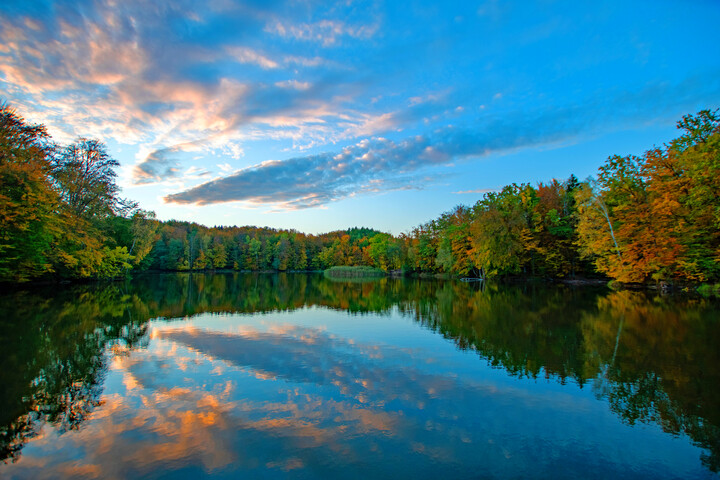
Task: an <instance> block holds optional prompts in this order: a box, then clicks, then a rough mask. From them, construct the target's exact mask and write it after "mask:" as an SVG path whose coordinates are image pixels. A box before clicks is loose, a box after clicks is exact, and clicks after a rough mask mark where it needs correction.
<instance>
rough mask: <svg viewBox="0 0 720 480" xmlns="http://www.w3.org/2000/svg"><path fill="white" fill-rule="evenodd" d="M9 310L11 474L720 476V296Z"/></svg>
mask: <svg viewBox="0 0 720 480" xmlns="http://www.w3.org/2000/svg"><path fill="white" fill-rule="evenodd" d="M0 311H1V312H2V314H0V327H1V330H0V331H1V332H2V333H1V334H0V348H1V350H0V351H2V357H1V358H0V392H1V393H0V455H1V456H2V458H3V459H4V463H0V477H1V478H33V479H36V478H37V479H42V478H109V479H113V478H193V479H194V478H203V477H213V478H343V479H345V478H363V479H368V478H413V479H419V478H573V479H574V478H683V479H688V478H718V474H717V473H716V472H717V471H718V469H720V308H719V305H718V304H717V302H715V303H713V302H710V301H707V300H702V299H690V298H686V297H672V296H656V295H651V294H648V293H645V292H628V291H623V292H611V291H608V290H606V289H595V288H588V287H584V288H568V287H562V286H553V287H541V286H529V285H522V286H495V285H487V286H485V287H484V288H483V286H481V285H478V284H466V283H462V282H457V281H434V280H407V279H406V280H401V279H379V280H373V281H367V282H349V281H331V280H329V279H326V278H324V277H323V276H322V275H305V274H279V275H271V274H265V275H263V274H259V275H251V274H207V275H205V274H193V275H190V274H177V275H175V274H168V275H154V276H151V275H148V276H143V277H140V278H136V279H134V280H132V281H129V282H125V283H116V284H111V285H100V286H87V285H86V286H72V287H64V288H58V287H53V288H49V289H32V290H28V291H22V292H13V293H9V294H7V293H6V294H3V295H0Z"/></svg>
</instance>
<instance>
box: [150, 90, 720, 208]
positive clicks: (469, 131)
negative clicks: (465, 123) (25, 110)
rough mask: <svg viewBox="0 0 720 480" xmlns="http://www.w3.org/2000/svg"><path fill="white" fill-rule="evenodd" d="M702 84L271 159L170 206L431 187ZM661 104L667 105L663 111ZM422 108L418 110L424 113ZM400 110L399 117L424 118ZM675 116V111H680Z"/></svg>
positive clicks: (306, 199)
mask: <svg viewBox="0 0 720 480" xmlns="http://www.w3.org/2000/svg"><path fill="white" fill-rule="evenodd" d="M696 81H697V79H692V78H691V79H688V80H687V81H686V82H684V83H682V84H679V85H674V86H669V85H666V84H662V85H650V86H648V87H647V88H646V89H644V90H642V91H640V92H635V93H620V94H618V95H617V96H615V97H610V98H602V99H596V100H593V101H591V102H589V103H587V104H585V105H582V104H579V105H573V106H569V107H564V108H556V109H553V110H546V109H543V110H536V111H516V112H514V113H512V114H507V115H505V116H503V117H499V118H485V119H482V120H480V121H478V123H477V124H476V125H475V126H474V127H472V128H470V127H455V126H447V127H443V128H440V129H438V130H435V131H434V132H432V133H428V134H424V135H417V136H414V137H409V138H407V139H405V140H403V141H399V142H395V141H392V140H388V139H384V138H375V139H372V140H362V141H360V142H358V143H356V144H354V145H351V146H349V147H346V148H345V149H343V150H342V151H341V152H339V153H337V152H326V153H321V154H317V155H308V156H301V157H294V158H290V159H288V160H283V161H267V162H263V163H260V164H258V165H254V166H252V167H249V168H245V169H243V170H240V171H237V172H235V173H234V174H232V175H229V176H226V177H222V178H218V179H215V180H212V181H210V182H207V183H203V184H201V185H198V186H196V187H193V188H190V189H188V190H185V191H182V192H179V193H175V194H171V195H168V196H166V197H164V201H165V202H167V203H177V204H198V205H208V204H216V203H224V202H234V201H246V202H251V203H256V204H257V203H267V204H276V205H278V206H279V207H280V208H285V209H298V208H311V207H318V206H322V205H325V204H327V203H330V202H333V201H336V200H340V199H343V198H347V197H350V196H355V195H359V194H363V193H369V192H373V193H377V192H385V191H390V190H397V189H400V188H423V187H424V185H426V183H425V181H426V180H424V178H425V179H426V178H428V176H425V177H424V178H423V177H419V176H418V173H420V171H421V170H423V169H427V168H429V167H432V166H434V165H444V164H448V163H450V162H451V161H453V160H463V159H468V158H480V157H484V156H487V155H490V154H495V153H502V152H507V151H510V150H513V149H517V148H528V147H532V146H537V145H542V144H548V143H553V142H557V141H561V140H566V139H569V138H575V137H577V136H580V135H593V134H596V133H597V132H598V131H602V130H607V129H610V128H623V127H624V126H625V125H627V123H628V122H636V121H637V120H638V118H639V115H641V114H640V113H639V112H644V111H647V110H648V109H649V108H650V107H651V106H653V105H654V108H655V114H656V116H657V117H656V118H659V117H661V116H663V115H666V114H668V112H674V110H676V109H678V108H679V105H683V104H688V103H691V102H692V101H693V98H694V96H695V94H696V93H695V92H698V93H699V92H700V91H703V90H704V92H703V93H705V94H706V95H707V94H708V93H707V92H712V94H714V95H716V96H717V94H718V92H720V83H719V82H717V81H715V82H714V83H713V82H710V83H707V82H706V83H705V84H704V85H703V86H702V88H700V89H695V90H693V89H691V88H690V86H691V85H694V84H695V82H696ZM658 98H665V99H667V100H668V101H667V103H666V104H665V105H664V106H663V107H662V108H659V107H657V102H658ZM421 105H422V104H418V105H415V106H413V107H411V108H416V107H417V106H421ZM417 114H418V112H415V111H412V110H408V111H405V112H400V113H399V114H398V115H396V116H395V118H394V119H384V120H383V121H384V122H385V123H387V124H390V123H391V122H393V121H397V118H398V117H401V116H403V115H407V116H409V117H416V116H417ZM673 115H674V113H673Z"/></svg>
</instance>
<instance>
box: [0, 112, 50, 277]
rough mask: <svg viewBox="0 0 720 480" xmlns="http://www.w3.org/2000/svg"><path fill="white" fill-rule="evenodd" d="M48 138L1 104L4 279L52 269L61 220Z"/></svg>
mask: <svg viewBox="0 0 720 480" xmlns="http://www.w3.org/2000/svg"><path fill="white" fill-rule="evenodd" d="M52 148H53V146H52V144H51V143H50V138H49V136H48V134H47V132H46V130H45V127H44V126H42V125H27V124H26V123H25V121H24V120H23V118H22V117H20V116H19V115H17V114H16V113H15V111H14V110H13V109H11V108H10V107H9V106H8V105H6V104H0V279H2V280H15V281H26V280H30V279H32V278H35V277H37V276H40V275H42V274H45V273H49V272H52V271H53V265H52V259H51V257H50V255H49V252H51V250H52V249H51V245H52V244H53V241H54V239H55V238H56V237H58V236H59V235H60V234H61V232H62V230H63V226H62V225H61V224H60V219H59V218H58V216H57V209H58V206H59V198H58V196H57V194H56V193H55V191H54V190H53V189H52V185H51V183H50V182H49V180H48V177H47V175H48V173H49V172H50V170H51V165H50V162H49V161H48V155H49V154H50V153H51V151H52Z"/></svg>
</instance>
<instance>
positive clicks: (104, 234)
mask: <svg viewBox="0 0 720 480" xmlns="http://www.w3.org/2000/svg"><path fill="white" fill-rule="evenodd" d="M677 127H678V130H679V132H680V134H679V136H678V137H677V138H676V139H674V140H672V141H671V142H669V143H668V144H666V145H663V146H662V147H652V148H650V149H649V150H648V151H646V152H645V153H644V154H643V155H642V156H633V155H627V156H619V155H614V156H611V157H609V158H608V159H607V160H606V162H605V163H604V164H603V165H602V166H601V167H600V168H599V170H598V173H597V176H596V177H595V178H592V177H591V178H588V179H586V180H584V181H580V180H578V179H577V178H576V177H575V176H574V175H570V177H569V178H568V179H566V180H557V179H553V180H551V181H548V182H543V183H539V184H538V185H530V184H526V183H523V184H520V185H517V184H512V185H508V186H505V187H504V188H502V189H501V190H500V191H496V192H490V193H487V194H485V195H484V197H483V198H482V199H480V200H479V201H478V202H477V203H475V204H474V205H472V206H466V205H458V206H456V207H455V208H453V209H451V210H450V211H448V212H446V213H444V214H442V215H440V217H439V218H436V219H433V220H431V221H429V222H427V223H425V224H423V225H420V226H417V227H415V228H414V229H412V230H411V231H410V232H407V233H403V234H400V235H398V236H393V235H390V234H388V233H383V232H380V231H377V230H374V229H372V228H358V227H355V228H350V229H347V230H340V231H334V232H329V233H325V234H321V235H310V234H304V233H301V232H298V231H296V230H283V229H280V230H278V229H273V228H267V227H254V226H230V227H228V226H215V227H208V226H203V225H199V224H197V223H191V222H185V221H176V220H170V221H165V222H161V221H159V220H157V219H156V217H155V214H154V213H153V212H148V211H145V210H142V209H141V208H139V207H138V205H137V204H136V203H135V202H132V201H130V200H127V199H124V198H122V197H121V196H120V188H119V186H118V185H117V184H116V182H115V179H116V173H115V169H116V168H117V167H118V166H119V163H118V162H117V161H116V160H114V159H113V158H112V157H110V156H109V154H108V153H107V149H106V147H105V145H104V144H103V143H102V142H101V141H99V140H95V139H86V138H79V139H77V140H76V141H75V142H73V143H72V144H70V145H66V146H63V145H58V144H57V143H55V142H53V140H52V138H51V137H50V136H49V135H48V133H47V130H46V128H45V127H44V126H43V125H32V124H28V123H27V122H25V120H24V119H23V118H22V117H21V116H20V115H19V114H18V113H17V112H16V111H15V110H14V109H13V108H11V107H10V106H9V105H7V104H2V105H0V225H1V227H0V281H4V282H26V281H35V280H51V281H57V280H68V279H69V280H72V279H107V278H117V277H122V276H126V275H128V274H130V273H132V272H137V271H142V270H164V271H194V270H226V269H232V270H239V271H306V270H324V269H327V268H329V267H333V266H368V267H374V268H379V269H382V270H384V271H387V272H389V271H393V272H402V273H405V274H430V275H437V274H446V275H456V276H463V277H464V276H479V277H484V278H489V277H505V276H511V275H520V276H532V277H542V278H568V277H570V278H571V277H575V276H598V277H605V278H609V279H613V280H616V281H618V282H621V283H659V282H666V283H714V282H718V281H720V115H719V114H718V110H717V109H716V110H702V111H700V112H698V113H697V114H690V115H686V116H684V117H683V118H682V119H681V120H680V121H679V122H678V123H677Z"/></svg>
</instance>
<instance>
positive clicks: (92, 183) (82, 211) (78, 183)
mask: <svg viewBox="0 0 720 480" xmlns="http://www.w3.org/2000/svg"><path fill="white" fill-rule="evenodd" d="M53 160H54V162H53V163H54V165H53V167H54V168H53V172H52V175H53V178H54V180H55V183H56V185H57V188H58V191H59V192H60V195H61V198H62V200H63V202H64V203H65V204H66V205H67V207H68V208H69V209H70V211H71V212H72V213H73V214H75V215H77V216H78V217H83V218H92V217H106V216H110V215H113V214H115V213H122V212H124V210H126V209H127V208H128V207H129V205H128V204H127V202H126V201H124V200H122V199H120V198H119V197H118V193H119V191H120V188H119V187H118V186H117V185H116V184H115V178H116V177H117V174H116V173H115V170H114V169H115V168H116V167H119V166H120V164H119V163H118V161H117V160H115V159H114V158H112V157H110V156H109V155H108V154H107V151H106V149H105V145H104V144H103V143H102V142H100V141H98V140H89V139H87V138H79V139H78V140H76V141H75V142H73V143H71V144H70V145H68V146H67V147H65V148H62V149H60V151H59V152H58V154H57V155H56V156H55V158H54V159H53Z"/></svg>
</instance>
